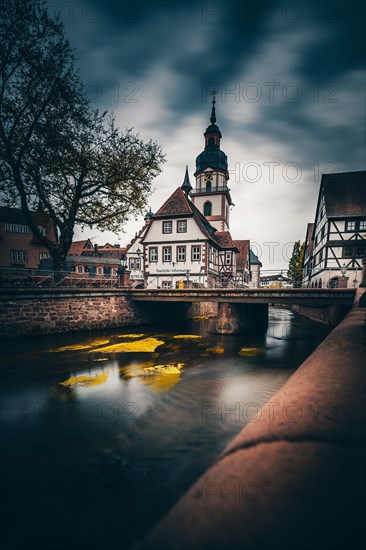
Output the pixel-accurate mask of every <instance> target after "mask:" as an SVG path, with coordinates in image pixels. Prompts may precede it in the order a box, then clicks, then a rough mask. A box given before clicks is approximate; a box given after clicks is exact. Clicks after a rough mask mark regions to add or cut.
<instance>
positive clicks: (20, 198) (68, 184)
mask: <svg viewBox="0 0 366 550" xmlns="http://www.w3.org/2000/svg"><path fill="white" fill-rule="evenodd" d="M1 8H2V18H1V23H0V115H1V116H0V192H1V202H2V203H3V204H6V205H12V206H20V207H21V209H22V211H23V214H24V216H25V219H26V222H27V224H28V225H29V227H30V229H31V230H32V232H33V233H34V234H35V236H36V237H37V239H39V241H41V242H42V243H43V244H44V245H45V246H46V247H47V248H48V250H49V252H50V254H51V257H52V259H53V263H54V269H57V270H59V269H62V268H63V267H64V263H65V259H66V255H67V252H68V250H69V248H70V244H71V242H72V238H73V233H74V227H75V224H80V225H81V226H90V227H92V226H96V227H98V228H100V229H110V230H115V231H117V230H119V229H120V228H121V226H122V225H123V223H124V222H125V221H126V220H127V219H128V218H129V217H130V216H131V215H136V214H137V213H139V212H141V210H142V208H143V207H144V206H145V205H146V202H147V197H148V195H149V193H150V191H151V183H152V180H153V179H154V178H155V177H156V176H157V175H158V174H159V173H160V171H161V168H160V167H161V164H162V162H163V161H164V156H163V155H162V152H161V149H160V147H159V146H158V145H157V144H156V143H154V142H152V141H150V142H148V143H144V142H143V141H142V140H141V139H140V138H139V136H138V135H136V134H134V133H133V131H132V130H131V129H129V130H126V131H124V132H120V131H119V130H118V129H116V128H115V119H114V116H113V115H110V116H107V114H106V113H103V114H100V113H98V112H97V111H93V110H91V109H90V106H89V104H88V101H87V99H86V97H85V94H84V92H83V86H82V83H81V80H80V78H79V76H78V73H77V71H76V69H75V67H74V61H75V59H74V54H73V52H72V50H71V48H70V45H69V43H68V41H67V39H66V38H65V35H64V29H63V25H62V23H61V21H60V19H59V17H55V18H51V17H50V16H49V15H48V13H47V9H46V7H45V4H44V2H43V1H42V0H33V1H30V0H1ZM34 209H37V210H41V211H43V212H45V213H46V214H48V215H49V216H50V217H51V219H52V222H53V224H54V226H55V228H56V229H57V233H58V242H56V243H54V242H52V241H50V240H49V239H48V238H47V237H46V236H45V235H43V234H42V233H41V232H40V231H39V229H38V228H37V226H36V224H35V222H34V219H33V217H32V214H31V211H32V210H34Z"/></svg>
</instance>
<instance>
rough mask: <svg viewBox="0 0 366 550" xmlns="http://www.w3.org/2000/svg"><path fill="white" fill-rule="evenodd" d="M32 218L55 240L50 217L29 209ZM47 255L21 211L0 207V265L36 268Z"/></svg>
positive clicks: (42, 230)
mask: <svg viewBox="0 0 366 550" xmlns="http://www.w3.org/2000/svg"><path fill="white" fill-rule="evenodd" d="M32 217H33V219H34V221H35V223H36V224H37V226H38V228H39V229H40V231H41V232H42V233H43V234H44V235H45V236H46V237H47V238H48V239H50V240H51V241H56V231H55V227H54V225H53V223H52V222H51V219H50V217H49V216H48V215H47V214H44V213H42V212H32ZM49 258H50V255H49V252H48V250H47V248H46V247H45V246H44V245H43V244H42V243H41V242H40V241H39V240H38V239H37V238H36V237H35V236H34V235H33V232H32V231H31V230H30V228H29V227H28V225H27V223H26V221H25V218H24V216H23V213H22V211H21V210H19V209H17V208H8V207H6V206H0V267H17V268H18V267H24V268H29V269H36V268H37V267H38V265H39V262H40V261H41V260H45V259H49Z"/></svg>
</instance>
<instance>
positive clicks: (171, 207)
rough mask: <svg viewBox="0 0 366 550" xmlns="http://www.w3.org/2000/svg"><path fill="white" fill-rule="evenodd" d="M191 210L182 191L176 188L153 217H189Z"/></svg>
mask: <svg viewBox="0 0 366 550" xmlns="http://www.w3.org/2000/svg"><path fill="white" fill-rule="evenodd" d="M190 214H192V209H191V207H190V204H189V202H188V199H187V197H186V196H185V194H184V193H183V191H182V189H181V188H180V187H178V189H176V190H175V191H174V193H173V194H172V195H170V197H169V198H168V199H167V200H166V201H165V202H164V204H163V206H161V207H160V208H159V210H158V211H157V212H156V214H155V215H154V218H163V217H170V216H189V215H190Z"/></svg>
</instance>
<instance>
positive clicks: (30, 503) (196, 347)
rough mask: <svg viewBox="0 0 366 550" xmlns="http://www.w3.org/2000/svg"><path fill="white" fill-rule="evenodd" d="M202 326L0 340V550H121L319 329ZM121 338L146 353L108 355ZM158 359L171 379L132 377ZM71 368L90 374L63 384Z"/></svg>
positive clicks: (287, 316)
mask: <svg viewBox="0 0 366 550" xmlns="http://www.w3.org/2000/svg"><path fill="white" fill-rule="evenodd" d="M210 330H212V321H193V322H191V323H188V324H186V325H185V326H183V327H179V328H176V329H174V330H172V328H170V329H168V330H167V328H166V327H165V328H164V327H159V329H158V330H152V328H151V327H149V328H146V327H144V328H143V329H142V328H141V327H139V328H137V329H135V330H134V331H133V332H134V333H135V334H133V335H132V336H127V337H126V336H124V335H128V334H131V332H132V331H131V330H120V331H114V332H111V331H109V332H102V333H101V332H99V333H96V334H94V333H93V334H91V333H88V334H83V335H81V334H78V335H58V336H49V337H44V338H36V339H33V340H28V339H26V340H16V341H13V342H7V343H6V344H4V345H3V347H2V350H1V351H2V352H1V359H2V361H1V365H2V367H1V370H0V407H1V409H0V412H1V416H0V445H1V469H0V471H1V474H0V477H1V481H0V491H1V497H2V518H1V519H2V522H1V523H2V525H3V527H2V530H1V531H0V545H1V548H3V549H4V550H8V549H9V550H10V549H11V550H13V549H17V550H18V549H19V550H24V549H26V548H27V549H33V548H34V549H37V550H43V549H47V550H58V549H63V550H65V549H67V550H74V549H75V550H76V549H77V550H82V549H85V550H86V549H88V550H91V549H100V548H105V549H106V550H109V549H112V548H113V549H114V548H118V549H123V548H128V546H129V545H130V544H131V543H132V542H134V541H135V540H137V539H138V538H140V537H141V536H143V535H144V534H145V533H146V532H147V531H148V530H149V529H150V528H151V527H152V526H153V524H154V523H156V521H157V520H159V519H160V518H161V517H162V516H163V515H164V513H165V512H166V511H167V510H168V509H169V508H170V507H171V505H172V504H173V503H174V502H175V501H176V500H177V499H178V498H179V497H180V496H181V495H182V493H184V492H185V490H186V489H188V488H189V487H190V485H191V484H192V483H193V482H194V481H195V480H196V479H197V478H198V477H199V476H200V475H201V474H202V473H203V472H204V471H205V469H207V467H208V466H210V465H211V464H212V463H213V462H214V461H215V460H216V458H217V457H218V455H219V453H220V452H221V451H222V450H223V449H224V447H225V445H226V444H227V443H228V442H229V441H230V439H232V438H233V436H234V435H235V434H236V433H237V432H238V431H239V430H240V429H241V428H242V426H243V425H244V424H245V423H246V422H248V421H249V420H248V419H249V418H250V415H251V414H255V408H251V406H249V407H248V404H249V403H257V404H258V405H260V404H263V403H264V402H266V401H267V400H268V399H269V398H270V397H271V396H272V395H273V393H275V392H276V391H277V390H278V389H279V388H280V387H281V386H282V385H283V384H284V383H285V382H286V380H287V379H288V377H289V376H290V375H291V373H292V372H293V371H294V370H295V368H296V367H297V366H298V365H299V364H300V363H301V362H302V361H303V360H304V359H305V358H306V357H307V356H308V355H309V354H310V353H311V352H312V351H313V349H315V347H316V346H317V345H318V344H319V343H320V342H321V340H322V339H323V338H324V336H325V335H326V333H327V329H325V328H323V327H321V326H319V325H316V324H314V323H312V322H310V321H307V320H305V319H301V318H299V317H296V316H295V315H294V314H292V313H291V312H289V311H286V310H279V309H272V310H270V322H269V327H268V330H266V331H264V332H263V333H261V334H246V335H236V336H217V335H214V334H212V333H211V332H210ZM179 335H198V336H200V337H199V338H174V336H179ZM148 338H149V339H150V338H153V340H147V339H148ZM156 341H158V343H159V345H157V344H156ZM126 342H134V343H133V344H132V346H134V347H136V348H138V347H140V348H141V345H145V346H146V345H152V344H153V347H154V346H157V347H156V349H155V351H149V352H137V351H130V352H126V351H115V349H114V350H111V349H109V350H108V346H110V345H114V344H118V345H120V344H121V343H126ZM65 348H66V349H65ZM103 348H105V349H103ZM243 348H244V350H243V351H242V352H240V350H242V349H243ZM240 353H241V354H240ZM171 363H173V364H176V363H183V368H182V370H181V374H180V375H179V374H175V375H174V374H173V375H157V376H149V377H146V376H140V374H141V373H142V372H143V371H142V369H143V368H146V367H150V366H153V365H166V364H171ZM79 376H85V377H92V378H91V379H90V378H89V379H86V378H84V379H77V380H76V381H75V380H74V381H73V380H69V379H70V377H79ZM68 380H69V382H67V381H68ZM88 380H89V381H90V380H91V383H93V384H94V385H83V384H85V383H90V382H88ZM65 382H66V384H68V383H69V384H71V386H70V385H67V386H64V385H62V383H65ZM230 411H236V414H234V412H230Z"/></svg>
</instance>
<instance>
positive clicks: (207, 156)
mask: <svg viewBox="0 0 366 550" xmlns="http://www.w3.org/2000/svg"><path fill="white" fill-rule="evenodd" d="M215 94H216V92H215V91H213V92H212V111H211V118H210V122H211V124H210V125H209V126H208V127H207V128H206V131H205V133H204V136H205V148H204V150H203V151H202V153H201V154H199V155H198V157H197V158H196V171H195V174H194V176H195V178H196V188H195V189H193V190H192V191H191V193H190V197H191V199H192V201H193V202H194V204H195V206H197V208H198V209H199V210H200V212H202V214H203V215H204V216H205V217H206V218H207V220H208V221H209V222H210V223H212V224H213V226H214V227H216V228H217V230H218V231H228V230H229V213H230V206H231V205H232V204H233V203H232V200H231V196H230V190H229V188H228V186H227V182H228V179H229V172H228V165H227V157H226V155H225V153H224V152H223V151H221V149H220V140H221V137H222V136H221V132H220V129H219V127H218V126H217V125H216V109H215V104H216V97H215Z"/></svg>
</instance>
